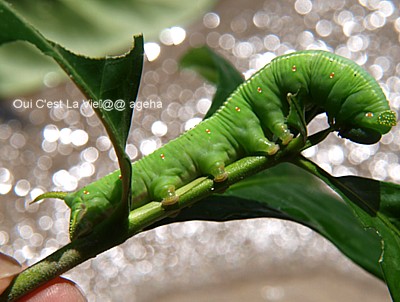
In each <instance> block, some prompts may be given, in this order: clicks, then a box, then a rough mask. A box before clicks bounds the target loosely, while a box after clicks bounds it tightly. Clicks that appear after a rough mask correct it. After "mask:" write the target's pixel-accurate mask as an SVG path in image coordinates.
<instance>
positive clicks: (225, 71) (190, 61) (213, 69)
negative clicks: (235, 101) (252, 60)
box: [180, 47, 243, 119]
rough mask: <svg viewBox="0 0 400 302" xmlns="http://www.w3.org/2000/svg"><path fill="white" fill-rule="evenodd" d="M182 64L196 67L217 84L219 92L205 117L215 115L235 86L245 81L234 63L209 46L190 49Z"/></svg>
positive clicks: (186, 66) (202, 74) (203, 75)
mask: <svg viewBox="0 0 400 302" xmlns="http://www.w3.org/2000/svg"><path fill="white" fill-rule="evenodd" d="M180 64H181V67H183V68H191V69H194V70H195V71H196V72H198V73H199V74H200V75H201V76H202V77H204V78H205V79H206V80H208V81H209V82H211V83H213V84H216V85H217V92H216V93H215V95H214V98H213V101H212V104H211V108H210V109H209V110H208V112H207V114H206V116H205V117H204V118H205V119H206V118H209V117H210V116H211V115H213V114H214V112H215V111H217V109H218V108H219V107H221V105H222V103H223V102H225V100H226V99H227V98H228V96H229V95H230V94H231V93H232V92H233V91H234V90H235V88H236V87H237V86H239V85H240V84H242V83H243V77H242V75H241V74H240V73H239V72H238V71H237V70H236V69H235V68H234V67H233V65H232V64H231V63H229V62H228V61H227V60H225V59H224V58H222V57H221V56H219V55H217V54H216V53H215V52H214V51H212V50H211V49H209V48H208V47H201V48H193V49H191V50H189V51H188V52H187V53H186V54H185V55H184V56H183V57H182V59H181V61H180Z"/></svg>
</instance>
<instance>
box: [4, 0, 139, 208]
mask: <svg viewBox="0 0 400 302" xmlns="http://www.w3.org/2000/svg"><path fill="white" fill-rule="evenodd" d="M0 19H1V20H2V22H1V23H0V45H1V44H5V43H8V42H13V41H26V42H29V43H31V44H33V45H35V46H36V47H37V48H38V49H39V50H40V51H41V52H42V53H44V54H46V55H48V56H50V57H52V58H53V59H54V60H55V61H56V62H57V63H58V64H59V65H60V66H61V67H62V68H63V69H64V70H65V72H66V73H67V74H68V75H69V77H70V78H71V79H72V80H73V81H74V82H75V83H76V84H77V85H78V87H79V88H80V89H81V90H82V92H83V93H84V94H85V95H86V97H87V98H88V99H89V100H90V101H91V103H92V105H93V108H94V110H95V111H96V113H97V115H98V116H99V118H100V119H101V121H102V123H103V124H104V126H105V128H106V130H107V133H108V135H109V136H110V139H111V141H112V143H113V145H114V148H115V151H116V154H117V156H118V160H119V164H120V168H121V174H122V179H123V184H124V192H125V194H124V195H123V196H124V200H125V201H126V202H125V203H126V204H128V200H129V196H128V195H129V194H130V184H131V180H130V179H131V164H130V160H129V157H128V156H127V155H126V154H125V146H126V139H127V137H128V133H129V129H130V123H131V118H132V114H133V106H130V104H132V103H133V102H134V101H135V100H136V96H137V92H138V89H139V82H140V77H141V72H142V66H143V37H142V36H136V37H135V38H134V48H132V49H131V51H130V52H128V53H127V54H125V55H123V56H119V57H106V58H100V59H92V58H87V57H83V56H79V55H76V54H74V53H72V52H70V51H68V50H66V49H65V48H63V47H62V46H60V45H58V44H56V43H54V42H52V41H50V40H47V39H46V38H45V37H44V36H43V35H42V34H41V33H40V32H39V31H38V30H36V29H35V28H34V27H33V26H31V25H30V24H28V23H27V22H26V21H25V20H23V18H22V17H20V16H19V15H18V14H17V13H16V12H15V11H14V10H13V9H12V8H11V6H10V5H9V4H7V3H6V2H4V1H3V0H1V1H0ZM106 104H107V105H110V104H111V107H109V106H106ZM117 104H120V105H121V107H118V108H117V107H116V106H117ZM126 210H128V208H126ZM124 212H127V211H124Z"/></svg>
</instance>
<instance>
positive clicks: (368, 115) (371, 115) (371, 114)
mask: <svg viewBox="0 0 400 302" xmlns="http://www.w3.org/2000/svg"><path fill="white" fill-rule="evenodd" d="M365 116H366V117H369V118H370V117H373V116H374V114H373V113H372V112H367V113H366V114H365Z"/></svg>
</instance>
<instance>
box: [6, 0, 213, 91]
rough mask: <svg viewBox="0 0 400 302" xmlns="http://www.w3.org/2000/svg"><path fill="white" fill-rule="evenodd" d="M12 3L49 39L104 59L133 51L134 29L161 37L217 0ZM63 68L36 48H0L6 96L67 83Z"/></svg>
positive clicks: (26, 0) (41, 0) (149, 36)
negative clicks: (51, 80) (50, 83)
mask: <svg viewBox="0 0 400 302" xmlns="http://www.w3.org/2000/svg"><path fill="white" fill-rule="evenodd" d="M8 2H10V3H11V4H12V6H13V7H14V9H15V10H16V11H17V12H19V14H20V15H22V16H23V17H24V18H25V19H26V20H28V22H29V23H30V24H32V25H33V26H35V28H37V29H38V30H39V31H40V32H41V33H43V35H44V36H45V37H46V38H48V39H50V40H52V41H54V42H56V43H57V44H61V45H63V46H64V47H65V48H67V49H69V50H72V51H73V52H75V53H81V54H85V55H88V56H95V57H98V56H105V55H106V54H119V53H121V52H124V51H127V50H128V49H130V46H131V43H132V42H131V41H132V40H131V36H132V34H133V33H143V34H144V36H145V37H146V40H147V41H151V40H153V41H154V40H157V39H158V35H159V33H160V31H161V30H162V29H164V28H168V27H171V26H176V25H178V26H184V25H186V24H188V23H190V22H193V20H194V19H196V18H197V17H200V16H201V14H202V13H204V12H206V11H207V10H208V9H210V8H211V7H212V5H213V4H214V3H215V0H196V1H195V2H190V1H184V0H139V1H138V0H116V1H105V0H85V1H79V0H58V1H48V0H36V1H30V0H9V1H8ZM1 22H2V23H4V20H1ZM23 62H26V63H23ZM32 67H35V69H34V72H33V71H32ZM60 71H61V70H60V69H59V68H58V67H57V65H56V64H54V62H51V61H49V60H44V59H43V57H39V56H37V53H35V52H32V51H31V49H27V48H26V47H22V49H21V45H18V46H14V45H10V46H7V47H6V48H5V49H1V50H0V97H7V96H8V97H10V96H15V95H16V94H18V96H21V93H27V92H31V91H32V89H34V88H36V89H37V88H39V87H41V86H42V85H43V81H44V80H45V81H46V82H47V80H48V78H52V77H54V78H55V81H56V82H57V81H63V80H65V79H66V78H65V77H64V76H63V74H62V72H60Z"/></svg>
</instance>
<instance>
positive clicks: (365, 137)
mask: <svg viewBox="0 0 400 302" xmlns="http://www.w3.org/2000/svg"><path fill="white" fill-rule="evenodd" d="M395 125H396V113H395V112H393V111H391V110H383V111H381V112H379V113H378V114H376V113H373V112H363V113H360V114H357V115H356V116H355V117H354V118H353V119H352V120H351V121H350V122H347V123H346V125H345V126H341V127H339V135H340V136H341V137H344V138H347V139H349V140H351V141H353V142H355V143H359V144H367V145H368V144H375V143H377V142H378V141H379V140H380V139H381V136H382V134H385V133H387V132H389V131H390V129H391V128H392V127H393V126H395Z"/></svg>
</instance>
